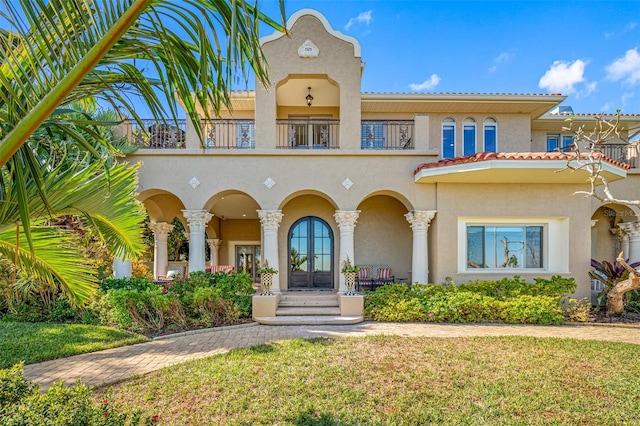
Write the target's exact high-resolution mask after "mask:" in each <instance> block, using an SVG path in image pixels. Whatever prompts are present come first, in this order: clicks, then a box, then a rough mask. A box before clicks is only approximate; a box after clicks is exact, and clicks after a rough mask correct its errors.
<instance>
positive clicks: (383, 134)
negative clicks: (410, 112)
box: [360, 120, 414, 149]
mask: <svg viewBox="0 0 640 426" xmlns="http://www.w3.org/2000/svg"><path fill="white" fill-rule="evenodd" d="M413 127H414V125H413V120H362V142H361V145H360V147H361V148H362V149H414V137H413Z"/></svg>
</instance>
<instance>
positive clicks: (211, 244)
mask: <svg viewBox="0 0 640 426" xmlns="http://www.w3.org/2000/svg"><path fill="white" fill-rule="evenodd" d="M207 244H209V247H212V248H214V247H215V248H216V249H219V248H220V246H221V245H222V240H220V239H218V238H208V239H207Z"/></svg>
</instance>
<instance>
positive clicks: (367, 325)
mask: <svg viewBox="0 0 640 426" xmlns="http://www.w3.org/2000/svg"><path fill="white" fill-rule="evenodd" d="M373 334H387V335H392V334H394V335H400V336H426V337H469V336H533V337H567V338H576V339H592V340H607V341H612V342H627V343H634V344H637V345H640V327H637V326H636V327H633V326H629V327H623V326H603V325H565V326H531V325H504V324H489V325H487V324H482V325H476V324H474V325H461V324H399V323H377V322H363V323H360V324H354V325H339V326H335V325H334V326H331V325H317V326H311V325H298V326H279V327H276V326H265V325H259V324H257V323H253V324H247V325H240V326H232V327H221V328H214V329H207V330H198V331H194V332H187V333H182V334H177V335H171V336H165V337H162V338H158V339H155V340H153V341H150V342H146V343H139V344H137V345H131V346H123V347H119V348H115V349H108V350H105V351H101V352H93V353H89V354H83V355H76V356H72V357H68V358H61V359H57V360H52V361H46V362H42V363H39V364H31V365H26V366H25V367H24V374H25V376H26V377H28V378H29V379H31V380H33V381H35V382H37V383H39V384H40V389H41V390H46V389H48V388H49V387H50V386H51V385H52V383H53V382H57V381H60V380H64V382H65V383H67V384H72V383H74V382H75V381H76V380H77V379H80V380H81V381H82V382H83V383H85V384H87V385H89V386H100V385H105V384H108V383H112V382H115V381H118V380H122V379H126V378H128V377H131V376H134V375H137V374H145V373H148V372H150V371H154V370H158V369H160V368H163V367H167V366H170V365H174V364H177V363H180V362H183V361H186V360H189V359H196V358H203V357H208V356H211V355H216V354H220V353H224V352H227V351H229V350H231V349H236V348H245V347H250V346H255V345H259V344H261V343H266V342H271V341H277V340H284V339H293V338H304V339H308V338H314V337H343V336H366V335H373Z"/></svg>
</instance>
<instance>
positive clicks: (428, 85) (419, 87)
mask: <svg viewBox="0 0 640 426" xmlns="http://www.w3.org/2000/svg"><path fill="white" fill-rule="evenodd" d="M440 80H442V79H441V78H440V76H439V75H438V74H431V77H429V79H427V80H425V81H423V82H422V83H420V84H416V83H411V84H410V85H409V88H410V89H411V90H413V91H414V92H420V91H423V90H431V89H433V88H434V87H436V86H437V85H438V84H440Z"/></svg>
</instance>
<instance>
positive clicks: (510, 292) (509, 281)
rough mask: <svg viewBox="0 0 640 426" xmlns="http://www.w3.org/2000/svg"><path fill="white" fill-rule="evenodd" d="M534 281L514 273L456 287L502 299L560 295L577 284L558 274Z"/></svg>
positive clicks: (572, 289) (571, 289)
mask: <svg viewBox="0 0 640 426" xmlns="http://www.w3.org/2000/svg"><path fill="white" fill-rule="evenodd" d="M534 281H535V282H534V283H530V282H527V281H526V280H523V279H522V278H520V277H519V276H517V275H516V276H514V277H505V278H502V279H500V280H476V281H470V282H468V283H467V284H462V285H460V286H459V287H458V289H459V290H460V291H470V292H472V293H477V294H483V295H485V296H489V297H494V298H496V299H499V300H504V299H507V298H510V297H517V296H523V295H529V296H550V297H561V296H562V295H564V294H568V293H573V291H574V290H575V289H576V285H577V284H576V282H575V280H574V279H573V278H563V277H561V276H559V275H554V276H552V277H551V278H550V279H545V278H536V279H535V280H534Z"/></svg>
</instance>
